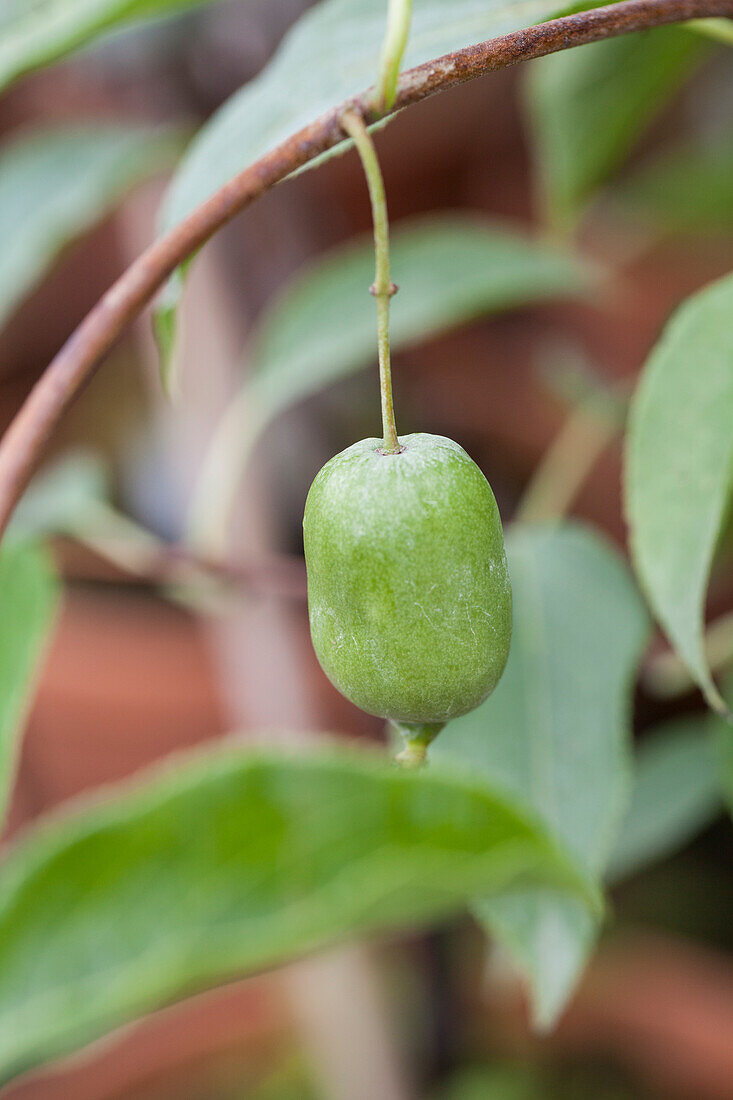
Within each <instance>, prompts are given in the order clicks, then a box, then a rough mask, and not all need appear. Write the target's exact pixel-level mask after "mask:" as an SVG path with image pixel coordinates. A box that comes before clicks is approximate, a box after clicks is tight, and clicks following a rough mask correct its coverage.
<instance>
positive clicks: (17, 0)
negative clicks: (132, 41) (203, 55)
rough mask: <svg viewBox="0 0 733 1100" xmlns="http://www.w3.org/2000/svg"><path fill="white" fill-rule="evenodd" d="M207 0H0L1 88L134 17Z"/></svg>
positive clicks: (170, 10)
mask: <svg viewBox="0 0 733 1100" xmlns="http://www.w3.org/2000/svg"><path fill="white" fill-rule="evenodd" d="M207 2H209V0H0V91H2V89H3V88H6V87H7V86H8V84H10V83H11V82H12V81H13V80H16V79H17V78H18V77H19V76H22V75H23V74H24V73H29V72H32V71H33V70H34V69H39V68H42V67H43V66H44V65H49V64H50V63H51V62H53V61H58V60H59V59H60V58H62V57H65V56H66V55H67V54H69V53H72V52H73V51H74V50H77V49H79V48H80V47H81V46H86V45H88V44H89V43H91V42H93V41H94V40H95V39H96V38H97V37H99V35H101V34H104V33H105V32H107V31H111V30H114V29H115V28H116V27H120V26H124V25H126V24H128V23H131V22H133V21H134V20H139V19H146V18H150V17H152V16H159V15H167V14H173V13H175V12H178V11H184V10H185V9H186V8H192V7H195V6H198V5H200V4H202V3H207Z"/></svg>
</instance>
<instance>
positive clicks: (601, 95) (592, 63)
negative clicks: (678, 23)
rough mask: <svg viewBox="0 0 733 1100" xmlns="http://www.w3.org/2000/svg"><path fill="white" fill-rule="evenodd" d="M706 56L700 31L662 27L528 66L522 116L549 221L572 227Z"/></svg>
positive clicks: (593, 44) (544, 59)
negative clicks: (595, 191)
mask: <svg viewBox="0 0 733 1100" xmlns="http://www.w3.org/2000/svg"><path fill="white" fill-rule="evenodd" d="M706 56H707V45H706V43H705V42H704V41H703V39H702V38H701V37H700V36H697V35H693V34H689V33H688V32H686V31H684V30H681V29H679V28H677V27H662V28H659V29H656V30H652V31H645V32H643V33H641V34H632V35H625V36H624V37H621V38H614V39H609V40H607V41H605V42H595V43H592V44H591V45H588V46H582V47H580V48H578V49H572V50H564V51H563V52H562V53H558V54H555V55H554V56H552V57H545V58H541V59H540V60H538V61H535V62H533V63H532V65H530V66H529V68H528V70H527V84H526V92H527V94H526V105H527V112H528V120H529V125H530V130H531V134H532V139H533V144H534V150H535V159H536V163H537V169H538V173H539V181H540V188H541V191H542V195H543V199H544V202H545V205H546V209H547V213H548V217H549V219H550V221H551V223H552V224H554V225H557V226H560V227H567V226H568V225H571V224H572V222H573V221H574V220H575V219H576V218H577V216H578V214H579V213H580V211H581V209H582V207H583V204H584V203H585V202H586V200H587V199H588V198H589V197H590V195H591V194H592V193H593V191H594V190H595V189H596V188H597V187H598V186H599V184H602V183H604V182H605V180H606V179H607V178H608V176H610V175H611V174H612V173H613V171H614V170H615V169H616V168H617V167H618V166H619V165H620V164H621V163H622V162H623V160H624V159H625V158H626V156H627V154H628V153H629V152H630V151H631V149H632V148H633V146H634V144H635V143H636V141H637V140H638V139H639V138H640V137H641V135H642V134H643V133H644V131H645V130H646V129H647V127H648V126H649V124H650V123H651V122H652V121H653V119H654V118H655V117H656V116H657V114H658V113H659V112H660V110H661V109H662V108H663V107H664V106H665V105H666V103H667V102H668V101H669V100H670V99H671V98H672V96H673V95H674V94H675V92H676V91H677V90H678V89H679V88H680V86H681V85H682V84H683V83H684V81H685V80H686V79H687V77H688V76H689V74H690V73H691V72H692V70H693V69H694V68H695V67H696V66H697V65H698V64H699V63H700V62H701V61H702V60H703V59H704V58H705V57H706Z"/></svg>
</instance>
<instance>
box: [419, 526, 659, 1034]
mask: <svg viewBox="0 0 733 1100" xmlns="http://www.w3.org/2000/svg"><path fill="white" fill-rule="evenodd" d="M507 554H508V556H509V572H510V575H511V580H512V590H513V593H514V633H513V636H512V648H511V651H510V654H509V662H508V664H507V667H506V671H505V673H504V676H503V678H502V679H501V681H500V683H499V686H498V688H497V689H496V691H495V692H494V694H493V695H492V696H491V697H490V698H489V699H488V700H487V701H486V703H484V704H483V705H482V706H481V707H479V708H478V710H476V711H474V712H473V713H472V714H467V715H466V716H465V717H463V718H459V719H457V720H456V721H454V722H451V723H450V724H449V725H448V727H447V728H446V729H445V730H444V731H443V733H441V735H440V737H439V738H438V739H437V740H436V742H435V745H434V746H433V748H431V754H432V755H433V756H434V757H435V758H436V759H438V760H441V759H446V758H447V759H448V760H450V761H451V763H453V764H454V765H455V766H458V765H460V766H462V767H464V768H467V769H468V770H469V772H470V774H472V775H473V776H483V777H485V778H486V779H487V780H488V781H489V782H491V783H492V784H498V785H499V786H503V787H505V788H506V789H507V790H509V791H511V792H514V793H515V794H518V795H520V797H523V798H525V799H528V800H529V802H530V803H531V805H532V807H533V809H534V810H535V811H536V812H537V813H538V814H539V815H540V817H541V818H542V820H544V821H545V822H546V824H547V825H548V826H549V827H550V828H551V829H552V830H553V831H554V833H555V834H556V835H557V836H558V837H559V838H560V839H561V840H562V841H563V842H564V843H565V844H566V845H567V847H568V848H569V850H570V851H572V852H573V854H574V856H575V857H576V858H577V859H578V860H579V861H580V862H581V864H582V866H584V867H585V868H586V870H587V871H589V872H590V873H591V874H593V875H596V876H600V875H601V874H602V872H603V870H604V868H605V866H606V863H607V860H608V858H609V856H610V854H611V852H612V850H613V844H614V840H615V837H616V832H617V829H618V828H619V826H620V822H621V819H622V815H623V811H624V808H625V801H626V795H627V790H628V786H629V749H628V731H629V699H630V692H631V684H632V680H633V676H634V670H635V668H636V664H637V661H638V658H639V655H640V653H641V651H642V648H643V647H644V645H645V643H646V640H647V637H648V621H647V617H646V615H645V613H644V608H643V605H642V602H641V600H640V598H639V595H638V594H637V592H636V590H635V588H634V586H633V584H632V582H631V579H630V577H629V575H628V571H627V570H626V568H625V566H624V563H623V562H622V561H621V560H620V559H619V558H618V556H617V555H616V553H615V552H614V551H613V550H611V548H610V547H609V546H608V545H607V544H606V543H605V542H604V541H603V540H602V539H601V538H599V537H598V536H597V535H595V534H593V533H591V532H590V531H588V530H586V529H584V528H582V527H579V526H577V525H575V524H561V525H555V526H547V527H544V526H537V527H534V526H527V527H526V528H524V527H520V528H519V529H517V530H514V531H512V532H511V534H510V537H509V538H508V539H507ZM475 911H476V913H477V916H478V917H479V919H480V920H481V921H482V922H483V923H484V924H485V925H486V927H487V928H488V929H489V930H490V931H491V932H492V933H493V934H494V935H496V936H497V937H498V938H499V939H500V940H501V941H502V942H503V943H504V944H505V945H506V946H507V947H508V949H509V950H510V951H511V952H512V954H513V955H514V957H515V959H516V961H517V963H518V964H519V966H520V967H521V968H522V969H523V970H524V971H525V972H526V975H527V977H528V979H529V982H530V986H531V991H532V997H533V1003H534V1015H535V1019H536V1022H537V1023H538V1025H540V1026H543V1027H545V1026H549V1025H550V1024H551V1023H552V1022H553V1020H555V1019H556V1017H557V1015H558V1013H559V1012H560V1011H561V1009H562V1007H563V1005H564V1004H565V1002H566V1000H567V998H568V997H569V995H570V994H571V992H572V990H573V988H574V985H575V983H576V981H577V978H578V976H579V974H580V971H581V969H582V967H583V964H584V962H585V959H586V957H587V955H588V953H589V951H590V949H591V947H592V944H593V941H594V938H595V934H596V922H595V921H594V920H593V918H592V917H591V916H590V915H589V914H588V912H587V911H586V910H584V909H583V908H582V907H581V906H579V905H577V904H576V903H575V901H574V900H573V899H572V898H558V897H556V896H553V895H552V894H551V893H550V892H548V891H545V890H536V889H532V890H526V891H524V892H522V893H518V894H517V895H516V896H514V897H505V898H497V899H494V900H482V901H481V902H479V903H478V904H476V906H475Z"/></svg>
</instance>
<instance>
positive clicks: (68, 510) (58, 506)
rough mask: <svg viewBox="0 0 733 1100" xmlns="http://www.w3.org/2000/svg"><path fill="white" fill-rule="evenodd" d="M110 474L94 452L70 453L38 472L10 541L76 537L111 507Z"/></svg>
mask: <svg viewBox="0 0 733 1100" xmlns="http://www.w3.org/2000/svg"><path fill="white" fill-rule="evenodd" d="M109 498H110V480H109V471H108V470H107V468H106V467H105V465H104V462H103V461H102V459H101V457H100V456H99V455H96V454H94V453H93V452H91V451H84V450H76V451H71V452H69V453H67V454H66V455H64V456H63V458H59V459H57V460H56V461H54V462H52V463H50V464H49V465H48V466H46V467H44V468H42V469H41V470H39V472H38V473H37V474H36V476H35V477H34V478H33V481H32V482H31V484H30V485H29V487H28V489H27V490H26V491H25V493H24V494H23V496H22V497H21V499H20V501H19V502H18V507H17V508H16V510H15V512H14V513H13V518H12V520H11V523H10V527H9V529H8V534H7V536H6V537H7V538H10V539H15V538H18V537H20V538H39V537H42V536H44V535H56V534H64V535H75V534H76V533H77V532H78V530H79V529H80V528H82V527H84V525H85V523H86V522H87V519H88V518H94V517H96V516H97V515H98V513H99V510H100V506H101V507H106V506H108V505H109Z"/></svg>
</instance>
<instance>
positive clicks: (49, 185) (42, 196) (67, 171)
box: [0, 47, 181, 325]
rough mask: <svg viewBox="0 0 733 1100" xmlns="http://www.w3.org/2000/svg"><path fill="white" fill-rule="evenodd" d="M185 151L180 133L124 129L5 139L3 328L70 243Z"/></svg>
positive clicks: (0, 224)
mask: <svg viewBox="0 0 733 1100" xmlns="http://www.w3.org/2000/svg"><path fill="white" fill-rule="evenodd" d="M0 48H1V47H0ZM180 147H181V133H180V131H174V130H171V129H163V128H161V127H152V126H128V125H120V124H95V125H93V126H91V125H89V126H85V127H75V128H70V127H69V128H62V129H53V130H32V131H26V132H24V133H22V134H21V135H20V136H18V137H15V138H14V139H12V140H11V141H9V142H7V143H6V144H5V145H4V146H3V147H2V149H0V239H1V240H2V242H3V247H2V250H1V251H0V325H2V324H3V322H4V321H6V320H7V319H8V317H9V316H10V314H11V313H12V312H13V311H14V309H15V308H16V307H17V306H18V305H19V304H20V302H21V301H22V300H23V298H24V297H25V296H26V295H27V294H28V292H29V291H30V290H31V289H32V288H33V286H34V285H35V284H36V283H37V282H38V281H39V280H40V279H41V278H42V276H43V275H44V274H45V273H46V271H47V269H48V268H49V267H50V266H51V264H52V263H53V262H54V261H55V260H56V258H57V257H58V255H59V253H60V252H61V251H62V249H63V248H64V247H65V246H66V245H67V244H69V243H70V242H71V241H73V240H74V239H75V238H76V237H79V236H81V234H83V233H85V232H86V231H87V230H88V229H90V228H91V227H92V226H94V225H96V224H97V222H99V221H100V220H101V219H102V218H103V217H104V216H105V215H106V214H107V213H108V212H109V211H110V210H112V209H113V208H114V206H115V205H116V204H117V203H118V202H119V201H120V199H121V198H122V197H123V196H124V195H125V194H126V193H127V192H128V191H129V190H130V189H131V188H132V187H134V186H135V184H137V183H139V182H141V181H142V180H143V179H146V178H147V177H149V176H151V175H154V174H155V173H156V172H159V171H161V170H163V169H165V168H168V167H170V165H171V164H172V163H173V161H174V160H175V158H176V155H177V153H178V151H179V150H180Z"/></svg>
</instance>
